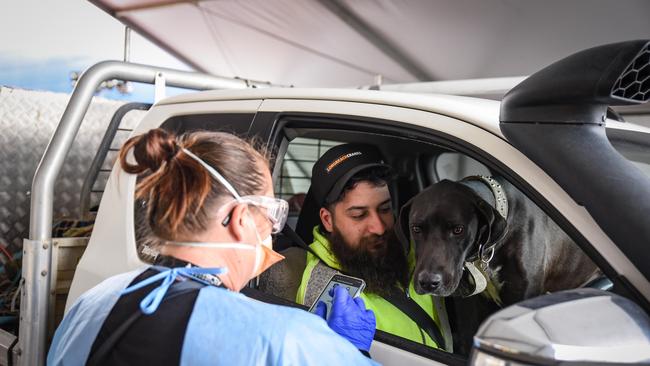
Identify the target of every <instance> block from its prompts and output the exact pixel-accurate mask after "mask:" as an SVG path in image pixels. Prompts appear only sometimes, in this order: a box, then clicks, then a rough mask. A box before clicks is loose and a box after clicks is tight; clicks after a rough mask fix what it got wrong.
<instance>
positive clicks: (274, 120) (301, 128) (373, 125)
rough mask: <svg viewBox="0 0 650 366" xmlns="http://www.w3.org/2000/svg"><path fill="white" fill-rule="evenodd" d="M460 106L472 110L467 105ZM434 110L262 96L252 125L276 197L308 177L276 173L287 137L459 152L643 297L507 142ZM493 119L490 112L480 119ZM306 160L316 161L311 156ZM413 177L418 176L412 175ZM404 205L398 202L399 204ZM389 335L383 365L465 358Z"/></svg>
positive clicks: (551, 185)
mask: <svg viewBox="0 0 650 366" xmlns="http://www.w3.org/2000/svg"><path fill="white" fill-rule="evenodd" d="M459 107H460V108H471V103H469V104H467V105H459ZM435 108H436V106H435V105H434V106H432V107H431V108H429V109H430V110H423V109H424V108H405V107H400V106H391V105H387V103H382V104H375V103H371V102H368V103H361V102H350V101H336V100H317V99H316V98H312V99H299V98H294V99H266V100H264V102H263V103H262V105H261V106H260V108H259V111H258V115H257V117H256V122H260V123H262V122H263V123H262V124H260V125H259V126H258V127H260V128H263V129H265V130H266V131H268V132H269V133H268V135H269V136H270V139H269V143H270V144H271V145H272V146H273V147H274V148H275V149H276V151H277V154H276V160H275V164H274V171H273V178H274V182H275V183H276V191H277V192H279V194H280V195H286V194H287V193H289V194H295V193H296V192H295V191H293V192H284V191H282V187H281V185H278V183H279V181H280V180H282V179H289V180H291V179H292V178H302V179H305V178H308V177H304V176H303V177H295V176H292V175H286V173H287V172H286V170H285V171H284V172H283V166H282V162H283V159H285V158H286V153H287V150H288V148H289V147H290V146H291V145H290V140H295V139H296V138H304V136H309V137H311V138H312V140H313V141H316V142H315V143H316V144H319V143H318V142H317V141H319V140H321V141H324V142H325V144H324V146H325V147H326V146H329V145H328V143H330V144H331V141H335V142H336V141H339V142H345V139H343V140H341V139H342V138H343V137H344V136H345V135H346V133H351V134H354V133H356V134H358V133H369V134H374V135H373V136H376V137H377V138H379V139H381V138H383V137H380V136H390V137H392V138H399V139H406V140H409V139H410V141H413V143H414V144H415V143H425V142H426V143H430V144H431V145H432V146H434V145H435V146H438V147H442V148H444V149H449V150H451V151H456V152H461V153H463V154H466V155H467V156H470V157H471V158H472V159H475V160H476V161H478V162H480V163H481V164H482V165H484V166H486V167H488V168H489V170H490V171H492V172H497V173H499V174H501V175H504V176H506V177H507V178H508V179H509V180H510V181H511V182H512V183H513V184H515V185H516V186H517V187H518V188H519V189H520V190H521V191H522V192H524V193H525V194H526V195H527V196H528V197H529V198H530V199H532V200H533V201H534V202H535V203H536V204H537V205H538V206H539V207H540V208H542V209H543V210H544V211H545V212H546V214H548V215H549V216H550V217H551V218H552V219H553V220H554V221H555V222H556V223H557V224H558V225H559V226H560V227H561V228H562V229H563V230H564V231H565V232H566V233H567V234H568V235H570V236H571V237H572V238H573V239H574V241H575V242H576V243H577V244H578V245H579V246H580V247H581V248H583V250H584V251H585V252H587V253H588V254H589V255H590V257H591V258H592V260H593V261H594V262H596V263H597V264H598V265H599V267H601V269H602V270H603V271H604V272H605V273H606V275H607V276H608V277H610V278H611V279H612V280H613V282H614V284H615V286H616V287H617V288H620V289H621V290H620V291H621V292H625V291H626V289H628V288H630V287H632V288H634V289H635V290H638V291H641V292H644V293H647V292H648V288H647V281H644V280H643V281H642V280H641V279H642V275H641V274H640V273H639V272H638V271H637V270H636V269H635V268H634V266H632V265H631V264H630V262H629V260H628V259H627V258H626V257H625V256H624V255H623V254H622V253H621V252H620V250H617V248H616V246H615V245H613V243H612V242H611V240H610V239H609V238H608V237H607V236H606V235H605V234H604V233H603V232H602V230H601V229H600V228H599V227H598V225H596V224H595V223H594V222H593V220H592V219H591V218H590V217H589V215H588V214H586V212H585V211H584V209H583V208H582V207H581V206H580V205H578V204H577V203H575V202H574V201H573V200H572V199H571V198H570V197H569V196H568V195H567V194H566V192H564V191H563V190H562V189H561V188H560V187H559V186H558V185H557V184H556V183H555V182H554V181H553V180H552V179H550V178H549V177H548V176H547V175H546V174H545V173H544V172H543V171H542V170H541V169H540V168H539V167H537V166H536V165H535V164H533V163H532V162H531V161H530V160H529V159H527V158H526V157H525V156H524V155H523V154H521V153H520V152H519V151H518V150H516V149H514V148H513V147H512V146H511V145H510V144H508V143H507V141H505V139H504V138H503V137H502V136H500V135H498V134H497V133H495V132H494V129H490V128H484V127H482V126H480V125H479V124H477V123H475V122H472V123H470V122H467V121H465V120H462V119H457V118H452V117H449V116H448V114H449V113H445V114H446V115H443V114H439V113H435ZM431 109H432V110H431ZM497 117H498V116H495V115H492V116H487V117H486V118H487V119H489V118H492V119H496V118H497ZM258 118H259V120H258ZM497 126H498V125H497ZM253 128H255V123H254V124H253V127H252V129H253ZM319 130H323V131H325V132H323V133H322V134H321V135H320V137H322V138H320V137H319V134H318V133H319V132H318V131H319ZM328 130H329V132H327V131H328ZM414 146H415V145H414ZM319 148H320V147H319ZM290 160H293V163H298V164H300V163H306V166H304V167H303V169H302V171H303V172H306V171H308V170H309V169H308V167H309V164H310V161H301V160H304V159H301V158H300V157H297V158H296V157H295V156H294V157H293V158H292V159H290ZM296 160H297V161H296ZM312 160H314V161H315V159H314V158H312ZM312 163H313V161H312ZM414 164H416V165H412V166H410V167H407V168H406V169H409V170H411V171H412V172H413V174H414V175H415V177H414V182H415V183H414V184H415V188H413V187H412V188H411V189H417V188H418V187H419V188H420V189H421V188H422V187H423V186H424V185H426V184H430V183H432V181H431V180H429V181H427V179H426V177H422V172H425V171H426V169H424V168H421V167H418V166H417V164H418V163H417V162H415V163H414ZM294 165H296V164H294ZM294 170H295V169H294ZM417 175H420V177H419V178H418V177H417ZM278 188H279V189H278ZM302 189H303V190H304V188H302ZM412 194H413V192H411V195H412ZM285 198H289V197H285ZM403 203H404V201H403V200H399V199H398V203H397V205H398V206H399V205H400V204H403ZM620 278H628V279H631V280H632V282H633V285H632V286H630V285H629V284H623V283H620V281H619V279H620ZM644 283H645V284H646V285H645V287H644ZM396 338H399V337H390V335H386V334H382V332H378V336H377V337H376V338H375V342H374V343H373V347H372V349H371V355H372V356H373V358H374V359H376V360H377V361H379V362H381V363H383V364H387V365H391V364H393V365H397V364H400V365H401V364H404V363H405V362H408V363H409V364H415V365H431V364H461V363H464V362H465V361H466V355H457V354H450V353H447V352H443V351H439V350H434V349H429V348H427V347H422V346H420V345H418V344H413V342H408V341H406V340H403V339H396Z"/></svg>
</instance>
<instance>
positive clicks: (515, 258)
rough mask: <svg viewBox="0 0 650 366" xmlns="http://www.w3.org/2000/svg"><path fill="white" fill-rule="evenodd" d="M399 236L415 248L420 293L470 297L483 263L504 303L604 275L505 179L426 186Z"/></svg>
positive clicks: (405, 213) (402, 219) (405, 212)
mask: <svg viewBox="0 0 650 366" xmlns="http://www.w3.org/2000/svg"><path fill="white" fill-rule="evenodd" d="M506 206H507V207H506ZM499 211H501V213H500V212H499ZM505 211H507V213H506V212H505ZM396 232H397V235H398V237H400V239H401V240H402V241H403V242H407V243H408V242H410V241H411V240H412V241H413V242H414V243H415V254H416V259H417V260H416V267H415V271H414V273H413V282H414V285H415V290H416V292H417V293H419V294H424V293H430V294H433V295H435V296H450V295H454V296H459V297H463V296H465V295H467V294H468V292H471V291H472V288H470V289H469V290H468V289H466V288H465V287H467V282H468V281H467V280H463V281H461V279H462V278H464V276H463V275H464V274H465V278H467V274H468V273H467V272H468V271H467V267H466V262H472V261H474V262H475V263H477V264H479V267H481V263H483V264H482V267H484V269H483V272H484V273H485V274H487V277H488V279H489V280H490V281H491V282H492V284H495V285H496V292H497V293H498V297H500V301H501V302H502V304H503V305H504V306H505V305H510V304H513V303H516V302H519V301H521V300H523V299H526V298H530V297H534V296H537V295H540V294H543V293H546V292H552V291H558V290H562V289H569V288H576V287H580V286H582V285H584V284H585V283H586V282H588V281H589V280H590V279H593V278H595V277H597V276H598V274H599V271H598V269H597V267H596V266H595V265H594V263H593V262H592V261H591V260H590V259H589V258H588V257H587V256H586V255H585V254H584V253H583V252H582V251H581V250H580V248H579V247H578V246H577V245H576V244H575V243H574V242H573V241H572V240H571V239H570V238H569V237H568V236H567V235H566V234H565V233H564V232H563V231H562V230H561V229H560V228H559V227H558V226H557V225H556V224H555V223H554V222H553V221H552V220H551V219H550V218H549V217H548V216H547V215H545V214H544V213H543V212H542V211H541V210H540V209H539V208H538V207H537V206H536V205H535V204H534V203H533V202H532V201H530V200H529V199H528V198H526V197H525V196H524V195H523V194H522V193H521V192H520V191H519V190H517V189H516V188H514V187H513V186H512V185H511V184H510V183H508V182H507V181H506V180H505V179H501V178H496V179H493V178H490V177H470V178H466V180H463V181H461V182H453V181H449V180H443V181H441V182H439V183H436V184H434V185H432V186H430V187H428V188H426V189H425V190H423V191H422V192H420V193H419V194H418V195H416V196H415V197H413V198H412V199H411V200H410V201H409V202H408V203H407V204H406V205H405V206H404V207H402V209H401V211H400V215H399V220H398V225H397V230H396ZM492 295H494V294H492ZM456 301H459V300H456ZM472 301H476V300H472ZM461 302H462V301H461ZM474 305H476V304H474ZM497 308H498V307H494V306H492V307H491V309H489V310H486V311H485V312H484V313H483V314H482V315H479V316H478V319H475V323H476V322H478V323H480V322H481V321H482V320H483V319H482V317H484V316H487V315H488V314H489V313H491V312H492V311H494V310H496V309H497ZM470 311H471V310H470ZM450 318H451V316H450ZM478 323H477V324H474V325H473V326H472V327H471V328H475V327H477V326H478ZM474 330H475V329H471V330H470V331H472V332H473V331H474ZM472 334H473V333H472ZM470 336H471V334H470Z"/></svg>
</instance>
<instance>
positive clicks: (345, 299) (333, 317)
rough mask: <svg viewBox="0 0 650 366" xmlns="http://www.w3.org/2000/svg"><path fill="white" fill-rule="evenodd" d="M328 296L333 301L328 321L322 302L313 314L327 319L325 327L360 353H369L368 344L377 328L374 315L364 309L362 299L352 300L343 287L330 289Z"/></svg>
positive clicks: (325, 307) (325, 308)
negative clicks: (350, 343)
mask: <svg viewBox="0 0 650 366" xmlns="http://www.w3.org/2000/svg"><path fill="white" fill-rule="evenodd" d="M332 292H333V293H332ZM330 296H332V297H333V299H332V314H330V316H329V319H327V306H326V305H325V303H324V302H322V301H320V302H319V303H318V304H317V305H316V311H315V314H316V315H318V316H320V317H321V318H323V319H327V325H329V327H330V328H332V330H333V331H335V332H336V333H338V334H339V335H340V336H342V337H343V338H345V339H347V340H348V341H350V342H352V344H354V345H355V347H357V348H358V349H360V350H362V351H366V352H368V351H370V344H371V343H372V339H373V337H374V336H375V328H376V327H377V321H376V319H375V313H373V311H372V310H367V309H366V304H364V302H363V299H362V298H360V297H357V298H356V299H353V298H352V297H351V296H350V294H349V293H348V291H347V290H346V289H345V288H343V286H336V287H334V288H332V289H331V290H330Z"/></svg>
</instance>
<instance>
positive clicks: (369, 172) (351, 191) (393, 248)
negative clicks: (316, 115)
mask: <svg viewBox="0 0 650 366" xmlns="http://www.w3.org/2000/svg"><path fill="white" fill-rule="evenodd" d="M391 177H392V172H391V169H390V167H389V166H388V165H386V164H384V163H383V161H382V159H381V154H380V153H379V151H378V150H377V149H376V148H375V147H374V146H371V145H364V144H344V145H338V146H335V147H333V148H331V149H330V150H328V151H327V152H326V153H325V154H324V155H323V156H322V157H321V158H320V159H319V160H318V161H317V162H316V163H315V164H314V167H313V169H312V177H311V187H310V194H308V196H309V195H311V196H313V198H314V199H315V200H316V201H317V203H318V205H320V221H321V223H320V225H317V226H316V227H314V229H313V236H314V242H313V243H312V244H311V245H310V248H311V249H312V250H313V253H314V254H315V255H314V254H312V253H308V254H307V266H306V268H305V271H304V273H303V277H302V282H301V284H300V287H299V289H298V293H297V295H296V301H297V302H299V303H301V304H304V305H307V306H311V305H312V304H313V303H314V301H316V299H317V297H318V295H319V294H320V292H321V291H322V289H323V288H325V286H326V285H327V282H328V281H329V279H330V278H331V276H332V275H334V274H336V273H343V274H345V275H350V276H353V277H358V278H361V279H363V280H364V281H365V282H366V288H365V290H364V292H363V293H362V294H361V298H362V299H363V300H364V303H365V304H366V306H367V308H368V309H371V310H372V311H373V312H374V313H375V317H376V319H377V329H378V330H382V331H384V332H387V333H391V334H394V335H397V336H400V337H403V338H406V339H409V340H412V341H414V342H418V343H421V344H424V345H427V346H430V347H435V348H444V345H443V344H444V343H446V344H451V342H450V338H449V337H450V335H449V334H445V335H443V334H441V332H440V330H439V329H440V324H441V319H440V316H439V315H444V314H443V313H444V308H443V306H444V304H443V302H442V299H437V298H433V297H432V296H431V295H418V294H417V293H416V292H415V290H414V289H413V283H412V281H411V276H410V273H411V272H412V270H413V267H414V265H415V254H414V253H415V250H413V249H409V248H405V246H404V245H402V244H401V243H400V242H399V241H398V240H397V239H396V236H395V232H394V230H393V226H394V223H395V216H394V212H393V208H392V205H391V196H390V191H389V189H388V182H389V181H390V179H391ZM406 302H408V304H407V305H404V303H406ZM413 306H415V307H418V306H419V308H417V309H415V310H417V311H412V310H413ZM420 308H421V309H420ZM422 310H423V311H422ZM415 313H417V315H420V316H417V315H416V314H415ZM423 317H424V318H423ZM426 317H428V318H426ZM423 320H424V321H423ZM431 320H433V322H432V321H431ZM443 321H445V322H446V320H445V319H443ZM422 323H427V324H422ZM432 328H437V329H432ZM445 338H446V339H445ZM448 350H449V349H448Z"/></svg>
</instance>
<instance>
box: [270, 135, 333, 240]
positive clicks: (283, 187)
mask: <svg viewBox="0 0 650 366" xmlns="http://www.w3.org/2000/svg"><path fill="white" fill-rule="evenodd" d="M338 144H340V142H336V141H330V140H324V139H317V138H300V137H299V138H296V139H294V140H292V141H291V142H290V143H289V146H288V148H287V151H286V153H285V155H284V157H283V158H282V166H281V168H280V175H279V176H278V177H277V178H276V180H275V182H274V184H275V187H274V190H275V195H276V197H278V198H282V199H285V200H287V201H288V202H289V209H290V213H289V219H288V221H287V224H288V225H289V226H291V227H292V228H294V229H295V224H296V220H297V216H298V214H299V213H300V208H301V207H302V200H303V199H304V196H305V194H306V193H307V190H309V185H310V179H311V170H312V168H313V166H314V163H315V162H316V160H318V158H320V157H321V156H322V155H323V154H324V153H325V151H327V150H328V149H329V148H331V147H332V146H335V145H338Z"/></svg>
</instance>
